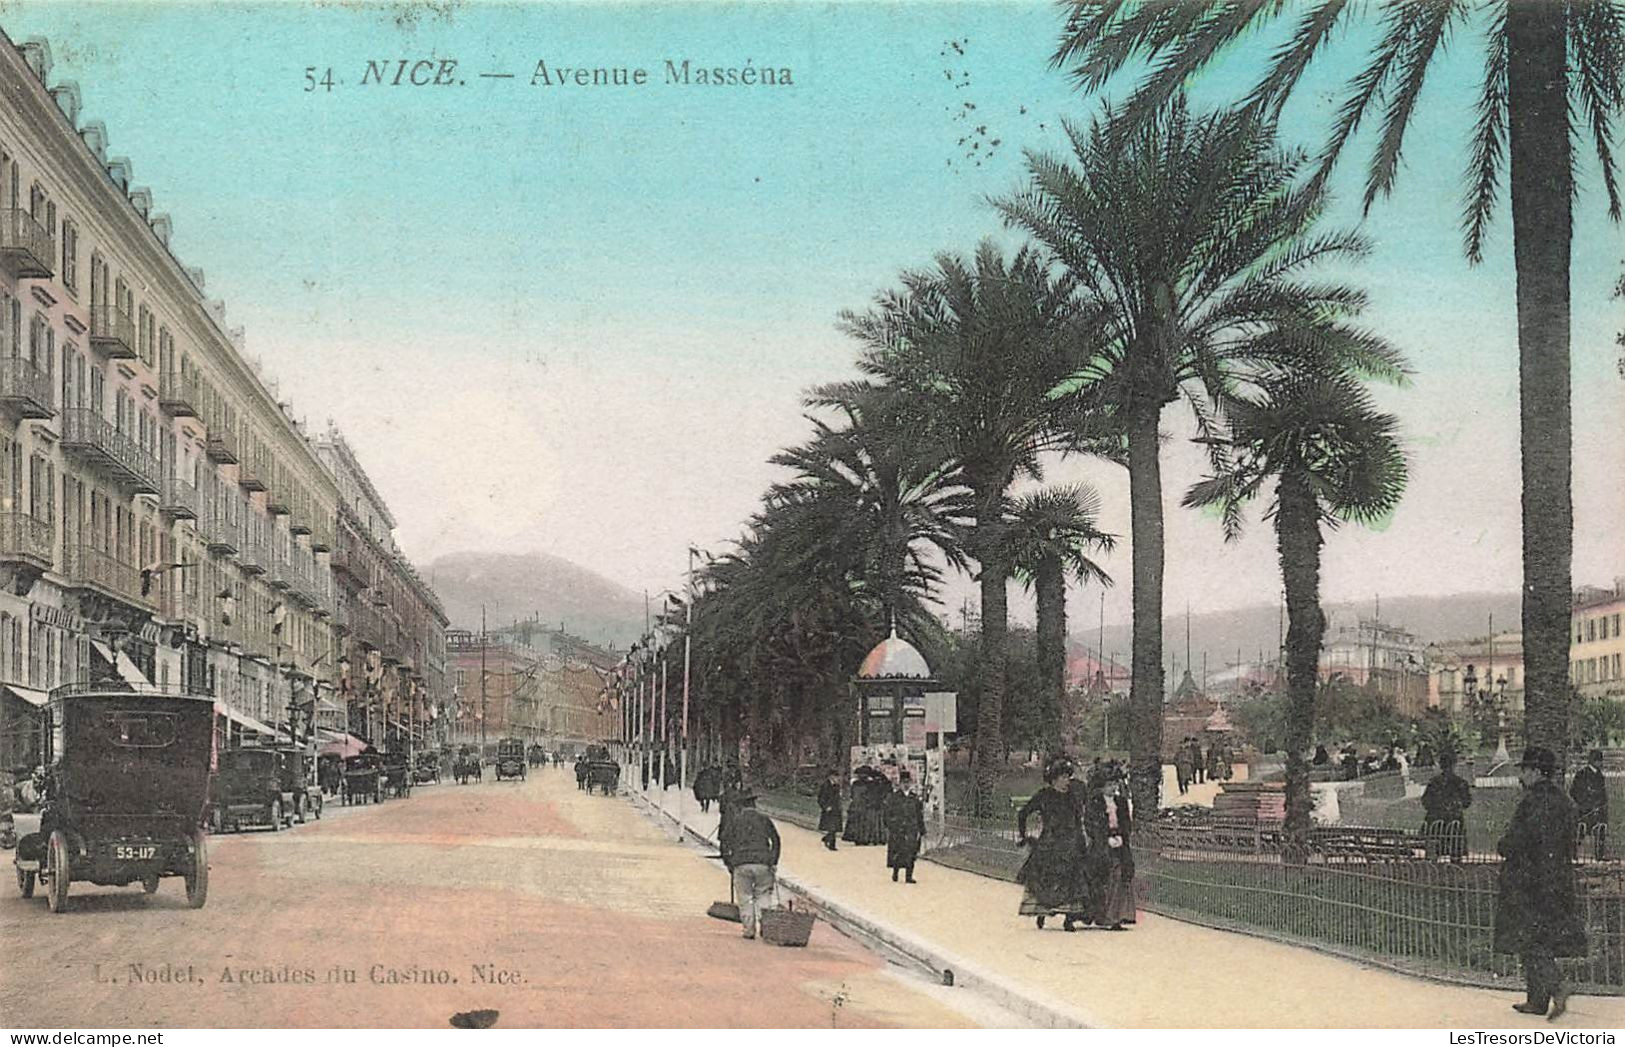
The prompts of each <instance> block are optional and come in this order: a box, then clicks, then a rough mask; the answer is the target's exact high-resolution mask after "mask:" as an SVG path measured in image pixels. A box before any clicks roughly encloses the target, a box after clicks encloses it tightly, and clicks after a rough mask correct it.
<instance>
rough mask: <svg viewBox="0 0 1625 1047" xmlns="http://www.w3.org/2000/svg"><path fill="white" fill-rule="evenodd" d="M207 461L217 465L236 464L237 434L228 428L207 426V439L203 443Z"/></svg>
mask: <svg viewBox="0 0 1625 1047" xmlns="http://www.w3.org/2000/svg"><path fill="white" fill-rule="evenodd" d="M204 453H205V454H207V455H208V456H209V461H211V462H214V463H216V464H218V465H236V464H237V434H236V433H234V432H232V431H231V430H230V429H226V428H223V427H222V428H217V427H215V426H214V425H212V424H211V425H210V426H209V439H208V442H207V443H205V444H204Z"/></svg>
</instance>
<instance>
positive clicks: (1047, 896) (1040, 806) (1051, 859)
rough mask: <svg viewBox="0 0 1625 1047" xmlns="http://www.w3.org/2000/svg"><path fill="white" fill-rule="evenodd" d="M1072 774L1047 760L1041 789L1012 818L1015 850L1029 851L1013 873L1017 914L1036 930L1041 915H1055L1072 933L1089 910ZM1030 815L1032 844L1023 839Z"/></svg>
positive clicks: (1062, 760) (1067, 766)
mask: <svg viewBox="0 0 1625 1047" xmlns="http://www.w3.org/2000/svg"><path fill="white" fill-rule="evenodd" d="M1072 771H1073V767H1072V761H1071V760H1068V759H1067V758H1066V757H1064V756H1063V757H1056V758H1055V759H1053V760H1051V761H1050V762H1049V764H1048V765H1047V766H1045V768H1044V787H1043V788H1042V789H1040V790H1038V791H1037V792H1036V793H1034V794H1033V795H1032V798H1031V799H1029V800H1028V801H1027V802H1026V804H1025V805H1023V806H1022V808H1021V810H1020V811H1019V812H1018V813H1017V814H1016V831H1017V832H1018V833H1019V834H1020V837H1021V845H1022V846H1023V847H1028V848H1030V850H1029V852H1028V854H1027V860H1026V861H1024V862H1022V864H1021V871H1020V872H1019V873H1017V874H1016V882H1018V883H1020V884H1021V885H1022V887H1023V888H1024V893H1023V894H1022V897H1021V908H1020V910H1019V912H1020V913H1021V915H1023V916H1033V917H1036V918H1037V921H1038V926H1039V928H1040V929H1042V928H1043V926H1044V918H1045V917H1046V916H1049V915H1051V914H1053V913H1061V914H1063V915H1064V916H1065V917H1066V922H1065V923H1064V924H1063V925H1062V929H1063V930H1068V931H1070V930H1073V929H1074V925H1075V924H1076V923H1077V922H1078V921H1079V920H1081V919H1083V917H1084V915H1085V914H1086V913H1088V911H1089V908H1090V906H1089V896H1088V888H1087V886H1086V883H1085V880H1084V874H1083V858H1084V853H1085V841H1084V835H1083V817H1082V815H1083V805H1082V804H1081V803H1080V802H1079V801H1078V795H1077V793H1076V792H1074V791H1073V788H1072ZM1034 814H1037V815H1038V818H1039V821H1040V823H1041V824H1042V827H1041V829H1040V830H1039V834H1038V838H1037V839H1036V840H1035V839H1033V838H1032V837H1030V836H1028V835H1027V819H1029V818H1030V817H1032V816H1033V815H1034Z"/></svg>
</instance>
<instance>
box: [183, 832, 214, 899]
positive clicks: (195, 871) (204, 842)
mask: <svg viewBox="0 0 1625 1047" xmlns="http://www.w3.org/2000/svg"><path fill="white" fill-rule="evenodd" d="M208 900H209V839H208V837H206V836H204V835H203V834H202V833H197V834H195V835H194V836H193V837H192V871H191V872H189V873H187V874H186V904H187V905H189V906H191V907H192V908H194V909H201V908H203V903H204V902H206V901H208Z"/></svg>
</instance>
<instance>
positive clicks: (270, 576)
mask: <svg viewBox="0 0 1625 1047" xmlns="http://www.w3.org/2000/svg"><path fill="white" fill-rule="evenodd" d="M266 581H268V582H270V583H271V584H272V585H274V586H276V587H277V588H278V589H291V588H293V565H291V564H289V563H288V562H287V561H286V560H273V561H272V563H271V567H270V570H269V571H267V572H266Z"/></svg>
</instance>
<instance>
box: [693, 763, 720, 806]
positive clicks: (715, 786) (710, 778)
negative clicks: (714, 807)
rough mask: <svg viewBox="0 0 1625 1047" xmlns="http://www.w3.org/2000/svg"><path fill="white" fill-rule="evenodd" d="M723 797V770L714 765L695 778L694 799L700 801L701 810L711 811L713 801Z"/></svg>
mask: <svg viewBox="0 0 1625 1047" xmlns="http://www.w3.org/2000/svg"><path fill="white" fill-rule="evenodd" d="M721 796H722V768H720V767H718V766H716V765H715V764H712V765H711V766H709V767H706V768H704V769H702V770H701V771H700V773H699V774H696V775H695V776H694V798H695V799H696V800H698V801H700V810H701V811H709V810H710V809H711V801H713V800H716V799H720V798H721Z"/></svg>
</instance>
